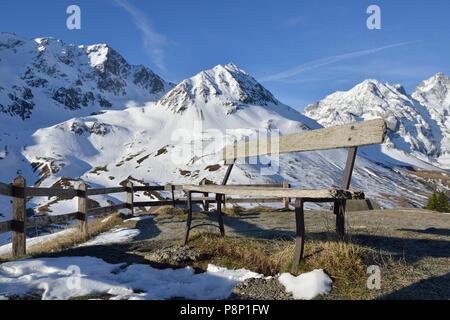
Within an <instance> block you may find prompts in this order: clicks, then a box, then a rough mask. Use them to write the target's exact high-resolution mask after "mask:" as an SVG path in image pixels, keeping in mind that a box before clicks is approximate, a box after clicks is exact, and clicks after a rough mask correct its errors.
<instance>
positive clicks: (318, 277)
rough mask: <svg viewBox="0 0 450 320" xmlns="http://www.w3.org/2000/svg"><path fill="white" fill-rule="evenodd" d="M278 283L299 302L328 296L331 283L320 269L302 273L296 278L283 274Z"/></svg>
mask: <svg viewBox="0 0 450 320" xmlns="http://www.w3.org/2000/svg"><path fill="white" fill-rule="evenodd" d="M278 281H280V283H281V284H282V285H283V286H284V287H285V288H286V292H289V293H292V295H293V296H294V298H295V299H299V300H311V299H313V298H315V297H317V296H319V295H323V294H329V293H330V292H331V284H332V283H333V281H332V280H331V279H330V277H329V276H328V275H327V274H326V273H325V272H324V271H323V270H322V269H320V270H319V269H316V270H314V271H311V272H308V273H303V274H301V275H299V276H298V277H295V276H293V275H291V274H290V273H283V274H282V275H280V277H279V278H278Z"/></svg>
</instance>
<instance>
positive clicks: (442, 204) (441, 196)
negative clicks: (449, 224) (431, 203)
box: [436, 192, 448, 212]
mask: <svg viewBox="0 0 450 320" xmlns="http://www.w3.org/2000/svg"><path fill="white" fill-rule="evenodd" d="M436 211H439V212H448V199H447V196H446V194H445V192H439V193H438V195H437V198H436Z"/></svg>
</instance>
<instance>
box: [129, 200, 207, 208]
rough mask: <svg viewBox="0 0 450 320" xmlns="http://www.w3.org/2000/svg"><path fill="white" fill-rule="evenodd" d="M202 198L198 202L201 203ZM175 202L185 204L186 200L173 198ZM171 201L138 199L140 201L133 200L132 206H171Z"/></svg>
mask: <svg viewBox="0 0 450 320" xmlns="http://www.w3.org/2000/svg"><path fill="white" fill-rule="evenodd" d="M201 202H202V200H198V203H201ZM175 204H181V205H182V204H186V200H185V199H183V200H181V199H178V200H175ZM172 205H173V201H172V200H158V201H140V202H133V206H134V207H135V208H143V207H162V206H172Z"/></svg>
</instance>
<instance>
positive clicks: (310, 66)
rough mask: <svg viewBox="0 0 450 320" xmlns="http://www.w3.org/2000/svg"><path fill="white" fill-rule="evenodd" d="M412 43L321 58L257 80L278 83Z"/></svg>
mask: <svg viewBox="0 0 450 320" xmlns="http://www.w3.org/2000/svg"><path fill="white" fill-rule="evenodd" d="M412 43H414V42H401V43H396V44H391V45H387V46H382V47H378V48H372V49H367V50H362V51H355V52H350V53H345V54H341V55H335V56H331V57H326V58H322V59H318V60H313V61H310V62H306V63H303V64H301V65H298V66H295V67H293V68H290V69H288V70H285V71H282V72H278V73H275V74H273V75H269V76H266V77H263V78H261V79H259V80H260V81H262V82H268V81H280V80H284V79H288V78H292V77H295V76H297V75H299V74H301V73H304V72H307V71H311V70H314V69H317V68H320V67H323V66H327V65H330V64H334V63H337V62H340V61H344V60H349V59H353V58H358V57H362V56H366V55H370V54H374V53H377V52H381V51H384V50H387V49H391V48H396V47H401V46H405V45H408V44H412Z"/></svg>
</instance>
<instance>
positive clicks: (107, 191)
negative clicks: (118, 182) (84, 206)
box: [86, 187, 127, 196]
mask: <svg viewBox="0 0 450 320" xmlns="http://www.w3.org/2000/svg"><path fill="white" fill-rule="evenodd" d="M126 191H127V188H125V187H113V188H98V189H88V190H87V191H86V195H88V196H96V195H101V194H111V193H121V192H126Z"/></svg>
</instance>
